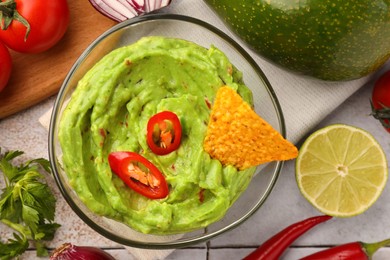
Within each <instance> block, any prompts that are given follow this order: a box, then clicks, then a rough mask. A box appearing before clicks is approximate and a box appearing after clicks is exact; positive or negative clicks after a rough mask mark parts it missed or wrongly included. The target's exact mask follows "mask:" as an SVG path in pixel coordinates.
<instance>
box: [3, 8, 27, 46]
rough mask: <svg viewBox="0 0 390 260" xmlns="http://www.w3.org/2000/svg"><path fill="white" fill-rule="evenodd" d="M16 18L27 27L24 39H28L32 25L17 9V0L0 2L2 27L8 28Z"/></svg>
mask: <svg viewBox="0 0 390 260" xmlns="http://www.w3.org/2000/svg"><path fill="white" fill-rule="evenodd" d="M14 20H16V21H18V22H20V23H21V24H23V25H24V26H25V27H26V34H25V35H24V41H26V40H27V37H28V35H29V33H30V30H31V27H30V24H29V23H28V21H27V20H26V19H25V18H24V17H23V16H21V15H20V14H19V12H18V11H17V9H16V2H15V0H6V1H4V2H0V28H1V29H2V30H7V29H8V27H9V26H10V24H11V23H12V21H14Z"/></svg>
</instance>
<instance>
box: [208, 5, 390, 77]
mask: <svg viewBox="0 0 390 260" xmlns="http://www.w3.org/2000/svg"><path fill="white" fill-rule="evenodd" d="M205 2H206V3H207V4H208V5H209V6H210V7H211V9H213V10H214V12H215V13H216V14H217V15H218V16H219V17H220V18H221V19H222V20H223V21H224V22H225V24H226V25H227V26H228V28H229V29H230V30H231V31H232V32H233V33H235V34H236V35H237V36H238V37H240V38H241V39H242V40H243V41H244V42H245V43H246V44H247V45H248V46H249V47H250V48H251V49H253V50H254V51H255V52H257V53H258V54H259V55H261V56H262V57H264V58H265V59H267V60H269V61H271V62H273V63H276V64H278V65H280V66H281V67H282V68H285V69H288V70H291V71H295V72H297V73H300V74H304V75H309V76H312V77H315V78H319V79H323V80H329V81H345V80H352V79H357V78H361V77H363V76H366V75H368V74H370V73H371V72H374V71H376V70H377V69H379V68H380V67H381V66H382V65H383V64H384V63H385V62H386V61H387V60H388V59H389V58H390V0H240V1H238V0H205Z"/></svg>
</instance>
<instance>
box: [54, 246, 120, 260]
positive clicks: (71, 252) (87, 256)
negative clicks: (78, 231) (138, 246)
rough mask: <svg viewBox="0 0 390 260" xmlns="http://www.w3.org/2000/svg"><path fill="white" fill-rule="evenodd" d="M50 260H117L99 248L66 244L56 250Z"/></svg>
mask: <svg viewBox="0 0 390 260" xmlns="http://www.w3.org/2000/svg"><path fill="white" fill-rule="evenodd" d="M50 260H115V258H114V257H113V256H112V255H110V254H109V253H107V252H105V251H103V250H102V249H100V248H97V247H90V246H75V245H72V244H71V243H65V244H63V245H61V246H60V247H58V248H57V249H55V250H54V252H53V253H52V254H51V256H50Z"/></svg>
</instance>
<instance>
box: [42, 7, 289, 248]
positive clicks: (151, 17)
mask: <svg viewBox="0 0 390 260" xmlns="http://www.w3.org/2000/svg"><path fill="white" fill-rule="evenodd" d="M155 20H174V21H179V22H187V23H191V24H195V25H198V26H200V27H203V28H205V29H207V30H209V31H211V32H212V33H214V34H216V35H217V36H218V37H220V38H221V39H223V40H224V41H226V42H227V43H229V44H230V45H231V46H232V47H233V48H234V49H235V50H236V51H237V52H238V53H239V54H240V55H242V56H243V57H244V58H245V60H246V61H247V62H248V63H249V64H250V66H251V67H252V68H253V69H254V71H255V72H256V74H257V75H258V76H259V77H260V78H261V79H262V80H263V83H264V87H265V88H266V90H267V92H268V94H269V97H270V98H271V101H272V103H273V106H274V109H275V112H276V114H277V117H278V118H277V119H278V123H279V126H280V130H279V132H280V134H281V135H282V136H283V137H286V125H285V120H284V116H283V112H282V109H281V106H280V103H279V101H278V98H277V96H276V94H275V91H274V90H273V88H272V86H271V84H270V83H269V81H268V79H267V77H266V76H265V74H264V72H263V71H262V69H261V68H260V67H259V65H258V64H257V63H256V61H255V60H254V59H253V58H252V57H251V56H250V55H249V54H248V52H247V51H246V50H245V49H244V48H243V47H241V45H240V44H238V43H237V42H236V41H235V40H233V39H232V38H231V37H230V36H229V35H228V34H226V33H225V32H223V31H222V30H220V29H218V28H217V27H215V26H213V25H211V24H209V23H207V22H205V21H202V20H200V19H198V18H194V17H190V16H187V15H179V14H168V13H149V14H145V15H142V16H138V17H134V18H132V19H129V20H126V21H123V22H120V23H118V24H116V25H114V26H113V27H111V28H109V29H108V30H106V31H105V32H104V33H103V34H101V35H100V36H99V37H97V38H96V39H95V40H94V41H93V42H92V43H91V44H89V45H88V47H87V48H86V49H85V50H84V51H83V53H82V54H81V55H80V57H79V58H78V59H77V60H76V61H75V63H74V64H73V66H72V67H71V69H70V71H69V72H68V74H67V75H66V77H65V79H64V81H63V83H62V85H61V87H60V90H59V92H58V95H57V97H56V99H55V102H54V105H53V110H52V114H51V118H50V125H49V136H48V139H49V140H48V141H49V149H48V150H49V151H48V152H49V161H50V165H51V168H52V171H53V177H54V179H55V182H56V184H57V186H58V188H59V190H60V192H61V194H62V196H63V197H64V199H65V201H66V202H67V203H68V205H69V206H70V207H71V208H72V210H73V211H74V212H75V213H76V214H77V216H78V217H79V218H81V220H82V221H83V222H85V223H86V224H87V225H88V226H89V227H90V228H92V229H93V230H94V231H96V232H97V233H99V234H101V235H103V236H105V237H106V238H108V239H110V240H112V241H114V242H117V243H120V244H122V245H125V246H132V247H137V248H144V249H176V248H182V247H186V246H191V245H194V244H198V243H201V242H206V241H208V240H210V239H212V238H214V237H216V236H218V235H221V234H223V233H225V232H227V231H229V230H231V229H234V228H236V227H237V226H239V225H240V224H242V223H244V222H245V220H246V219H248V218H249V217H250V216H252V215H253V214H254V213H255V212H256V211H257V210H258V209H259V208H260V206H261V205H262V204H263V203H264V202H265V200H266V198H267V197H268V196H269V195H270V193H271V191H272V190H273V188H274V186H275V184H276V181H277V179H278V177H279V174H280V172H281V169H282V166H283V161H278V162H276V166H275V169H274V171H273V173H272V179H271V181H270V183H269V184H268V186H267V189H266V190H265V192H264V193H263V195H262V196H261V198H260V200H258V201H257V203H256V204H255V205H254V206H253V207H252V208H251V210H250V211H248V212H247V213H246V214H245V215H243V216H241V217H240V218H239V219H238V220H236V221H234V222H232V223H230V224H229V225H227V226H225V227H223V228H221V229H218V230H217V231H214V232H212V233H208V234H202V235H201V236H198V237H195V238H193V237H190V238H188V239H183V240H179V241H168V242H162V243H159V242H146V243H145V242H137V241H134V240H129V239H125V238H123V237H120V236H117V235H116V234H115V233H113V232H110V231H108V230H106V229H104V228H102V227H101V226H99V225H98V224H96V223H95V222H94V221H93V220H91V219H90V218H89V217H88V216H87V215H86V214H85V213H84V212H83V211H82V210H81V209H80V208H79V207H78V206H77V205H76V203H75V202H74V201H73V200H72V198H71V197H70V196H69V195H68V193H67V191H66V188H65V186H64V184H63V183H62V181H61V178H60V176H59V170H58V167H57V164H56V155H55V151H54V150H55V149H54V146H55V140H54V139H55V137H54V133H55V128H56V121H57V115H58V113H59V109H60V108H61V106H62V104H63V102H62V99H63V98H64V94H65V91H66V88H67V85H68V82H69V81H70V79H71V78H72V75H73V74H74V73H75V71H76V70H77V68H78V67H79V66H80V64H81V63H82V62H83V61H84V60H85V58H86V57H87V56H88V54H89V53H90V52H91V51H92V50H93V49H94V48H95V47H96V46H97V45H98V44H99V43H100V42H101V41H102V40H103V39H105V38H106V37H107V36H109V35H110V34H111V33H113V32H116V31H118V30H120V29H122V28H125V27H128V26H131V25H136V24H139V23H143V22H148V21H155ZM206 228H207V227H206Z"/></svg>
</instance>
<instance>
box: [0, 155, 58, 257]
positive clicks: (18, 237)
mask: <svg viewBox="0 0 390 260" xmlns="http://www.w3.org/2000/svg"><path fill="white" fill-rule="evenodd" d="M22 154H23V152H21V151H8V152H5V153H4V154H1V149H0V172H2V173H3V175H4V179H5V183H6V187H5V188H4V189H3V190H2V193H1V195H0V220H1V222H3V223H4V224H6V225H7V226H9V227H11V228H12V229H14V230H15V231H17V233H18V234H16V233H14V237H15V239H10V240H8V241H7V243H3V242H1V241H0V252H5V253H4V259H8V258H7V257H14V256H17V255H19V254H22V253H23V252H24V251H25V250H26V249H27V247H28V241H29V240H30V241H31V242H33V243H35V245H36V247H37V255H38V256H46V255H47V250H46V249H45V246H44V244H43V242H42V241H43V240H51V239H53V237H54V234H55V232H56V230H57V229H58V228H59V227H60V225H59V224H57V223H53V221H54V216H55V203H56V200H55V197H54V195H53V193H52V191H51V190H50V188H49V186H48V185H47V184H46V183H45V181H44V180H45V179H44V177H45V176H44V175H43V174H41V173H40V171H39V168H40V167H42V168H43V169H44V170H45V171H46V172H48V173H50V172H51V169H50V164H49V162H48V161H47V160H46V159H44V158H38V159H33V160H29V161H26V162H25V163H22V164H21V165H19V166H15V165H14V164H12V162H11V161H12V160H13V159H15V158H17V157H18V156H20V155H22ZM25 243H27V247H25ZM23 249H24V250H23ZM0 259H3V255H2V253H0Z"/></svg>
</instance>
